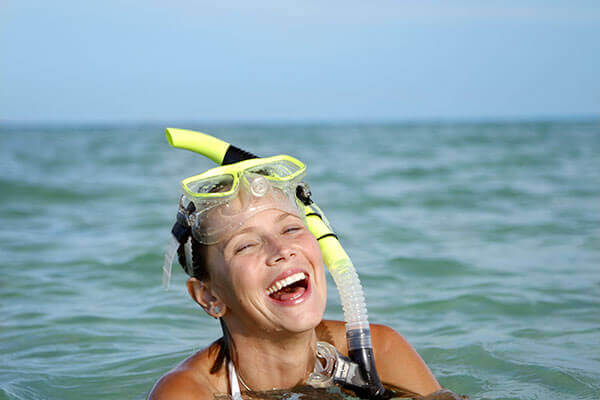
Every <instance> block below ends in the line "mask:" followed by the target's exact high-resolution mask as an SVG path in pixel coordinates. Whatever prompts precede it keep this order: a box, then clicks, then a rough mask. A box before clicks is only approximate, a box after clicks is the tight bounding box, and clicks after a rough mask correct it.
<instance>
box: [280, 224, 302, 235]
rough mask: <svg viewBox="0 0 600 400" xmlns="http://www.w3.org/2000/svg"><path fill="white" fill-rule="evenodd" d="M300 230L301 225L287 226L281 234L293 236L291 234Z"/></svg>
mask: <svg viewBox="0 0 600 400" xmlns="http://www.w3.org/2000/svg"><path fill="white" fill-rule="evenodd" d="M302 228H303V227H302V226H301V225H296V224H294V225H288V226H286V227H285V228H283V233H284V234H293V233H296V232H298V231H300V230H302Z"/></svg>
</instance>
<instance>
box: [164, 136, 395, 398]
mask: <svg viewBox="0 0 600 400" xmlns="http://www.w3.org/2000/svg"><path fill="white" fill-rule="evenodd" d="M166 136H167V140H168V141H169V144H170V145H171V146H173V147H177V148H181V149H185V150H191V151H193V152H196V153H199V154H202V155H203V156H205V157H208V158H210V159H211V160H213V161H214V162H216V163H217V164H219V165H228V164H233V163H236V162H240V161H244V160H249V159H253V158H258V157H257V156H256V155H254V154H252V153H249V152H246V151H244V150H242V149H240V148H238V147H235V146H232V145H230V144H229V143H227V142H224V141H222V140H220V139H217V138H215V137H213V136H210V135H207V134H204V133H200V132H194V131H189V130H184V129H175V128H167V130H166ZM248 183H249V190H250V192H251V193H252V194H253V195H254V196H256V197H259V198H260V197H262V196H264V195H265V194H266V193H267V192H268V191H269V189H270V184H269V182H268V181H267V179H265V177H262V176H258V177H255V178H253V179H251V182H248ZM295 194H296V197H297V199H298V200H299V201H300V202H301V203H302V205H303V207H304V214H305V216H306V225H307V227H308V229H309V230H310V231H311V232H312V234H313V235H314V236H315V237H316V238H317V241H318V242H319V247H320V248H321V253H322V255H323V261H324V262H325V265H326V266H327V269H328V270H329V272H330V273H331V275H332V276H333V279H334V281H335V283H336V286H337V288H338V291H339V293H340V298H341V300H342V305H343V308H344V317H345V320H346V339H347V341H348V353H349V356H350V360H348V359H345V357H344V358H340V359H339V360H338V365H337V366H336V368H335V371H337V372H336V373H335V374H334V377H333V381H334V382H336V383H337V384H340V385H342V386H344V387H347V388H349V389H351V390H353V391H355V392H356V394H357V395H359V396H360V397H361V398H368V399H377V400H380V399H388V398H390V397H391V396H392V393H391V392H390V391H389V390H386V389H385V388H384V387H383V385H382V384H381V381H380V380H379V376H378V375H377V370H376V368H375V361H374V357H373V348H372V344H371V332H370V329H369V321H368V315H367V308H366V304H365V299H364V295H363V290H362V286H361V284H360V280H359V278H358V274H357V273H356V269H355V268H354V265H353V264H352V261H351V260H350V257H349V256H348V254H347V253H346V252H345V251H344V249H343V247H342V246H341V244H340V242H339V240H338V238H337V236H336V235H335V233H334V232H333V231H332V230H331V227H330V226H329V222H328V221H327V219H326V218H325V216H324V214H323V212H322V211H321V209H320V208H319V207H318V206H317V205H316V204H315V203H314V202H313V201H312V199H311V198H310V196H311V193H310V189H309V188H308V185H306V184H304V183H299V184H298V186H297V187H296V190H295ZM177 224H179V222H177V223H176V224H175V225H176V226H177ZM173 231H174V232H175V231H177V230H176V229H175V227H174V228H173ZM173 246H174V245H173V241H172V242H171V244H170V245H169V248H168V250H167V253H171V263H172V258H173V256H172V254H173V253H174V252H175V249H174V248H173ZM167 255H168V254H167ZM167 255H165V265H166V264H167ZM163 269H164V270H165V272H166V271H167V269H168V274H169V276H170V266H169V268H166V267H164V266H163ZM344 359H345V360H344ZM352 371H355V372H356V373H353V372H352Z"/></svg>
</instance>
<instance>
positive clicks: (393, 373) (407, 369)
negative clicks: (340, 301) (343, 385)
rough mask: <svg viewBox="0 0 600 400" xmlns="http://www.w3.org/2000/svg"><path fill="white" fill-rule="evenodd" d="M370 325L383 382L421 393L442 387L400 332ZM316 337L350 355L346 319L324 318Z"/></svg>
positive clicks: (376, 359)
mask: <svg viewBox="0 0 600 400" xmlns="http://www.w3.org/2000/svg"><path fill="white" fill-rule="evenodd" d="M370 328H371V340H372V343H373V355H374V357H375V364H376V366H377V372H378V373H379V377H380V378H381V380H382V381H383V382H386V383H388V384H391V385H394V386H396V387H399V388H403V389H406V392H407V393H417V394H421V395H425V394H429V393H432V392H435V391H436V390H439V389H440V388H441V387H440V385H439V383H438V382H437V380H436V379H435V377H434V376H433V374H432V373H431V371H430V370H429V368H428V367H427V365H426V364H425V362H424V361H423V359H422V358H421V357H420V356H419V354H418V353H417V352H416V351H415V349H414V348H413V347H412V346H411V344H410V343H409V342H408V341H407V340H406V339H405V338H404V337H403V336H402V335H401V334H400V333H398V332H396V330H394V329H393V328H391V327H389V326H387V325H382V324H371V325H370ZM317 337H318V339H319V340H323V341H325V342H329V343H331V344H333V345H334V346H335V347H336V348H337V349H338V350H339V351H340V352H341V353H342V354H344V355H348V346H347V344H346V328H345V323H344V322H343V321H333V320H323V321H322V322H321V323H320V324H319V326H317Z"/></svg>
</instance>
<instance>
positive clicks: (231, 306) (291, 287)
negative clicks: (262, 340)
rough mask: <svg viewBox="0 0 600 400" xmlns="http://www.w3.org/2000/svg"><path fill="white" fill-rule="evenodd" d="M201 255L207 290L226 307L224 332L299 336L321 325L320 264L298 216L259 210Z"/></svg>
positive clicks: (323, 291) (323, 295) (322, 279)
mask: <svg viewBox="0 0 600 400" xmlns="http://www.w3.org/2000/svg"><path fill="white" fill-rule="evenodd" d="M207 251H208V253H207V257H208V258H207V261H208V267H209V269H210V276H211V283H210V284H211V286H212V288H213V290H214V291H215V293H216V294H217V295H218V296H219V298H220V299H221V300H222V301H223V302H224V303H225V305H226V306H227V312H226V314H225V316H224V319H225V321H226V323H227V326H228V328H229V329H230V330H232V331H233V330H234V329H237V330H241V331H243V332H248V333H250V332H253V331H256V330H260V331H263V332H264V331H269V332H284V331H288V332H303V331H306V330H309V329H313V328H314V327H315V326H317V325H318V324H319V322H320V321H321V319H322V317H323V312H324V310H325V305H326V298H327V285H326V281H325V274H324V270H323V260H322V257H321V251H320V249H319V245H318V243H317V241H316V239H315V237H314V236H313V235H312V233H310V231H309V230H308V229H307V228H306V226H305V225H304V222H303V221H302V219H301V218H300V217H298V215H296V214H291V213H289V212H286V211H282V210H279V209H276V208H270V209H266V210H263V211H261V212H259V213H257V214H255V215H253V216H252V217H250V218H249V219H247V220H246V221H245V222H244V223H243V224H242V225H241V226H240V227H239V228H237V229H235V230H234V231H233V232H231V233H230V234H229V235H227V236H226V237H225V239H224V240H223V241H221V242H220V243H218V244H215V245H212V246H208V249H207Z"/></svg>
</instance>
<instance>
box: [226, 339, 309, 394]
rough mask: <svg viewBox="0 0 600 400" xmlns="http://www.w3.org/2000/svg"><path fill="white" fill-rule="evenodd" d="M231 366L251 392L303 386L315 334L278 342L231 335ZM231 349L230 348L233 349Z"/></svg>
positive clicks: (278, 340) (276, 340)
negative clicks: (233, 344)
mask: <svg viewBox="0 0 600 400" xmlns="http://www.w3.org/2000/svg"><path fill="white" fill-rule="evenodd" d="M232 339H233V341H234V343H235V347H234V348H231V351H232V353H235V354H231V356H232V357H233V363H234V364H235V368H236V370H237V374H238V375H239V376H240V378H241V381H242V382H243V384H245V385H246V386H248V388H249V389H251V390H253V391H263V390H270V389H286V388H291V387H293V386H296V385H298V384H301V383H302V382H304V380H305V379H306V378H307V377H308V374H309V373H310V372H312V370H313V367H314V364H315V357H316V356H315V348H316V343H317V335H316V333H315V331H314V330H311V331H308V332H302V333H297V334H293V335H290V334H287V335H285V336H282V337H280V338H274V337H273V336H268V337H254V336H246V335H236V334H235V333H232ZM232 347H233V346H232Z"/></svg>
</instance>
